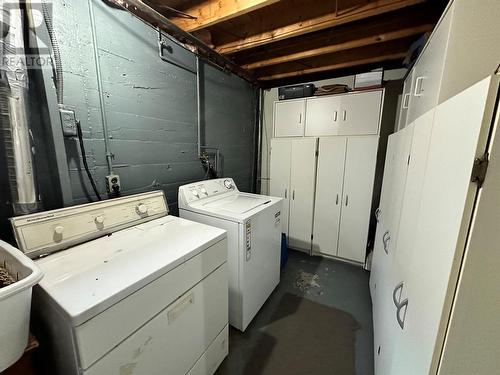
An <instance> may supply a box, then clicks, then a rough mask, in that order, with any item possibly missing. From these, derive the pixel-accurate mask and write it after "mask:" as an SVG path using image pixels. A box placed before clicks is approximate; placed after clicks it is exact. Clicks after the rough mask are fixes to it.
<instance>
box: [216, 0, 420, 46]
mask: <svg viewBox="0 0 500 375" xmlns="http://www.w3.org/2000/svg"><path fill="white" fill-rule="evenodd" d="M424 1H425V0H376V1H370V2H367V3H365V4H363V5H359V6H356V7H353V8H352V9H350V10H348V11H342V12H341V13H338V12H330V13H328V14H323V15H320V16H317V17H314V18H310V19H307V20H300V21H298V22H294V23H291V24H288V25H286V26H282V27H278V28H275V29H269V30H268V29H266V31H264V32H260V33H257V34H253V35H249V36H247V37H244V38H242V39H239V40H235V41H231V42H228V43H225V44H221V45H218V46H217V47H216V50H217V51H218V52H220V53H222V54H232V53H235V52H238V51H243V50H246V49H250V48H255V47H258V46H262V45H265V44H268V43H271V42H276V41H279V40H284V39H287V38H291V37H295V36H299V35H303V34H307V33H311V32H314V31H318V30H323V29H326V28H330V27H334V26H338V25H342V24H345V23H349V22H353V21H357V20H361V19H364V18H368V17H373V16H376V15H379V14H383V13H387V12H392V11H395V10H398V9H402V8H405V7H408V6H411V5H415V4H419V3H423V2H424ZM313 5H314V4H312V5H311V6H313Z"/></svg>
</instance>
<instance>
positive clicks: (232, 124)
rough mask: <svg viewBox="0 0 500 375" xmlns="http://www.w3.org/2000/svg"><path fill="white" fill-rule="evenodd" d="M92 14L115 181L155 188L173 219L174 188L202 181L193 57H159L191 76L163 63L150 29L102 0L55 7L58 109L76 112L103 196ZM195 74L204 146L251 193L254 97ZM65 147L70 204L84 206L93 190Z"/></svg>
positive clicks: (69, 142)
mask: <svg viewBox="0 0 500 375" xmlns="http://www.w3.org/2000/svg"><path fill="white" fill-rule="evenodd" d="M90 7H93V13H94V15H95V17H94V19H95V31H96V36H97V49H98V62H97V63H98V65H99V67H100V69H101V74H102V82H101V84H102V88H103V93H104V112H105V116H106V119H107V123H108V128H109V137H110V151H111V152H112V154H113V155H114V159H113V165H114V172H115V173H117V174H119V175H120V176H121V179H122V188H123V193H124V194H132V193H138V192H143V191H148V190H154V189H163V190H164V191H165V192H166V194H167V198H168V201H169V205H170V208H171V209H172V212H174V213H175V212H176V210H177V207H176V204H177V189H178V187H179V186H180V185H182V184H186V183H190V182H193V181H197V180H200V179H203V178H204V175H205V174H204V171H203V170H202V168H201V163H200V161H199V160H198V158H197V145H196V142H197V111H196V108H197V106H196V104H197V102H196V75H195V74H194V73H193V72H192V71H189V70H194V69H195V63H196V62H195V56H194V55H193V54H192V53H191V52H189V51H187V50H186V49H184V48H182V47H180V46H178V45H177V44H175V43H174V42H173V41H169V40H167V41H168V42H169V45H170V46H171V47H172V49H171V51H170V52H169V53H166V54H167V55H168V59H171V60H173V61H175V62H176V63H177V64H179V65H182V66H186V67H187V68H188V69H189V70H187V69H183V68H181V67H178V66H176V65H174V64H171V63H168V62H165V61H162V60H161V59H160V58H159V56H158V45H157V41H158V32H157V31H156V30H154V29H152V28H151V27H150V26H149V25H147V24H145V23H143V22H142V21H140V20H138V19H137V18H135V17H134V16H132V15H130V14H129V13H127V12H124V11H122V10H118V9H114V8H111V7H109V6H108V5H106V4H105V3H104V2H102V1H101V0H56V1H54V3H53V17H54V28H55V32H56V35H57V38H58V41H59V44H60V47H61V53H62V63H63V68H64V81H65V84H64V87H65V89H64V104H65V106H66V107H68V108H71V109H74V110H75V112H76V116H77V118H78V120H80V121H81V123H82V128H83V131H84V137H85V147H86V149H87V159H88V163H89V166H90V167H91V169H92V173H93V175H94V178H95V180H96V181H97V185H98V188H99V190H100V191H101V193H102V194H104V192H105V184H104V178H105V176H106V175H107V173H108V170H107V167H106V159H105V147H104V139H103V125H102V124H103V119H102V116H101V106H100V101H99V91H98V81H97V73H96V72H97V70H96V61H95V59H94V48H95V45H94V44H93V42H92V17H91V13H90ZM203 71H204V79H203V91H202V93H203V108H204V113H203V117H202V120H203V124H204V130H203V134H204V137H203V138H204V139H203V142H204V143H205V144H206V145H208V146H211V147H217V148H219V149H220V152H221V156H222V166H223V175H224V176H229V177H234V178H235V180H236V182H237V184H238V186H239V187H240V189H241V190H243V191H250V190H251V188H252V171H253V157H252V156H253V152H254V129H255V91H254V89H253V88H252V86H251V85H250V84H248V83H247V82H245V81H243V80H241V79H240V78H238V77H235V76H233V75H229V74H227V73H225V72H221V71H219V70H218V69H216V68H214V67H212V66H210V65H206V64H204V69H203ZM47 83H50V82H46V84H47ZM49 86H53V85H52V83H50V85H49ZM50 89H53V87H49V90H50ZM49 105H52V106H53V105H56V103H50V102H49ZM56 146H57V145H56ZM59 147H62V145H59ZM64 147H65V151H66V153H67V161H68V168H69V173H70V181H71V191H72V193H73V203H75V204H76V203H84V202H87V201H88V198H89V196H91V195H92V193H91V192H92V190H91V187H90V184H89V183H88V180H87V177H86V175H85V173H84V171H83V167H82V163H81V158H80V152H79V148H78V143H77V141H76V140H75V139H66V140H65V144H64Z"/></svg>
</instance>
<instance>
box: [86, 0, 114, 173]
mask: <svg viewBox="0 0 500 375" xmlns="http://www.w3.org/2000/svg"><path fill="white" fill-rule="evenodd" d="M88 6H89V14H90V26H91V30H92V44H93V49H94V63H95V70H96V78H97V90H98V91H99V104H100V109H101V121H102V132H103V138H104V149H105V152H106V164H107V166H108V173H109V174H110V175H112V174H114V173H113V153H112V152H111V147H110V144H109V130H108V118H107V116H106V108H105V99H104V89H103V87H102V72H101V64H100V59H99V46H98V44H97V30H96V24H95V15H94V8H93V5H92V0H88Z"/></svg>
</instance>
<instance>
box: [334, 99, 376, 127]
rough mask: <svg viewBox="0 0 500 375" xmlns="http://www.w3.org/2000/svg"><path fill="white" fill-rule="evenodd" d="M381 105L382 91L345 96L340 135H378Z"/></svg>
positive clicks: (341, 111) (341, 110) (341, 108)
mask: <svg viewBox="0 0 500 375" xmlns="http://www.w3.org/2000/svg"><path fill="white" fill-rule="evenodd" d="M381 105H382V91H371V92H364V93H359V94H349V95H343V96H342V102H341V107H340V126H339V131H338V134H339V135H376V134H378V131H379V124H380V109H381Z"/></svg>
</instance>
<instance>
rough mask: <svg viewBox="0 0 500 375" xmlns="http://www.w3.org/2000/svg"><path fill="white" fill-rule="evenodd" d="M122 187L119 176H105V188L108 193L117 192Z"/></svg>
mask: <svg viewBox="0 0 500 375" xmlns="http://www.w3.org/2000/svg"><path fill="white" fill-rule="evenodd" d="M121 189H122V186H121V182H120V176H118V175H117V174H111V175H109V176H106V190H107V191H108V193H110V194H118V193H119V192H120V190H121Z"/></svg>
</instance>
